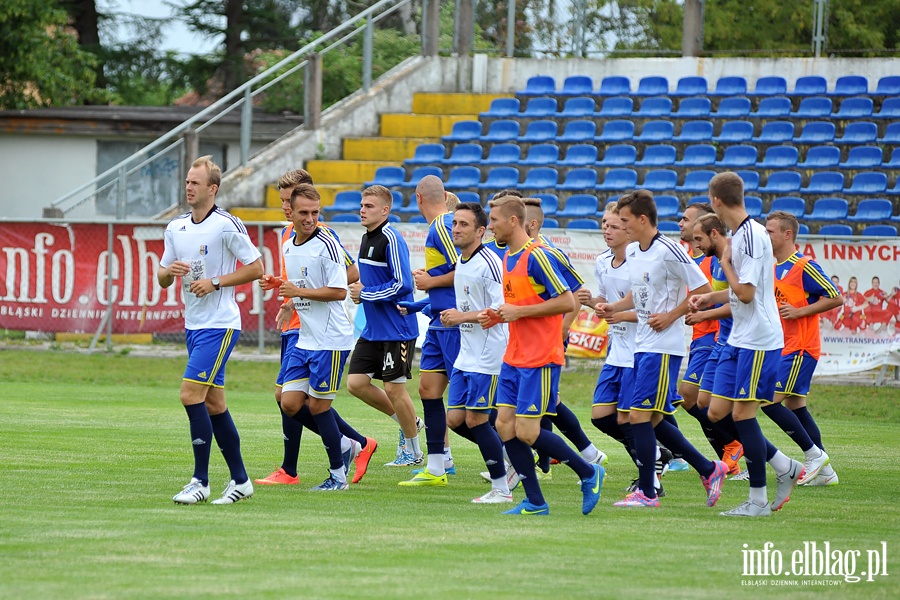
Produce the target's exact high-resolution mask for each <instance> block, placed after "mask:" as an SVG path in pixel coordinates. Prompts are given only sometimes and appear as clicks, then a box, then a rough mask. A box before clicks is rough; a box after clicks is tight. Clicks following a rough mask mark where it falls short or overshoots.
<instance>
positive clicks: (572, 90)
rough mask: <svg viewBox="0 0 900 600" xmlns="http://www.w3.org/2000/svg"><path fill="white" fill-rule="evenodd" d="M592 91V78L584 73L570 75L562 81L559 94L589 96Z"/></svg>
mask: <svg viewBox="0 0 900 600" xmlns="http://www.w3.org/2000/svg"><path fill="white" fill-rule="evenodd" d="M593 91H594V80H593V79H591V78H590V77H588V76H586V75H572V76H571V77H566V78H565V80H564V81H563V86H562V89H561V90H560V91H559V95H560V96H590V95H591V93H592V92H593Z"/></svg>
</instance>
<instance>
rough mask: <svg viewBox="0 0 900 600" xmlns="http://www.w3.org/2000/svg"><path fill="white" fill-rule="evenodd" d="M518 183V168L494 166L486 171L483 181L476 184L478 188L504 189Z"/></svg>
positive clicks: (489, 189)
mask: <svg viewBox="0 0 900 600" xmlns="http://www.w3.org/2000/svg"><path fill="white" fill-rule="evenodd" d="M518 184H519V170H518V169H517V168H515V167H494V168H493V169H491V170H490V171H488V174H487V178H486V179H485V180H484V182H482V183H479V184H478V189H479V190H488V191H492V190H505V189H507V188H514V187H516V186H517V185H518Z"/></svg>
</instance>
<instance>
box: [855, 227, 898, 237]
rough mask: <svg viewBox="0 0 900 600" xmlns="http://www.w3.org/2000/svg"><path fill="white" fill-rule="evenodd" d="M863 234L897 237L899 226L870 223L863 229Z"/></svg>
mask: <svg viewBox="0 0 900 600" xmlns="http://www.w3.org/2000/svg"><path fill="white" fill-rule="evenodd" d="M862 235H871V236H874V237H897V228H896V227H894V226H893V225H868V226H866V227H865V228H864V229H863V230H862Z"/></svg>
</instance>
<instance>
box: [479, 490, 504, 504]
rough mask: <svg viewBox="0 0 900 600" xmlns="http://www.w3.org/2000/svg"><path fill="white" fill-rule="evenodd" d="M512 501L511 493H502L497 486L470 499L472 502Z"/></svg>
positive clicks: (494, 502) (496, 502) (497, 502)
mask: <svg viewBox="0 0 900 600" xmlns="http://www.w3.org/2000/svg"><path fill="white" fill-rule="evenodd" d="M512 501H513V497H512V494H504V493H503V492H501V491H500V490H498V489H497V488H491V491H489V492H488V493H487V494H485V495H483V496H478V497H477V498H475V499H474V500H472V504H504V503H507V502H512Z"/></svg>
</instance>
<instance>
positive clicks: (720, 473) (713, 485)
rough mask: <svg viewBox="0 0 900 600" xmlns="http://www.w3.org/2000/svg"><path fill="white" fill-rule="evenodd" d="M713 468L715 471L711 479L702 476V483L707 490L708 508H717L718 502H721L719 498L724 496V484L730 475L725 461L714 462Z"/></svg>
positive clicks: (711, 474)
mask: <svg viewBox="0 0 900 600" xmlns="http://www.w3.org/2000/svg"><path fill="white" fill-rule="evenodd" d="M713 466H714V467H715V468H714V469H713V472H712V473H710V475H709V477H703V476H702V475H701V476H700V482H701V483H702V484H703V488H704V489H705V490H706V505H707V506H715V505H716V502H718V501H719V496H721V495H722V483H723V482H724V481H725V477H726V476H727V475H728V465H726V464H725V463H724V462H723V461H721V460H717V461H714V462H713Z"/></svg>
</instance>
